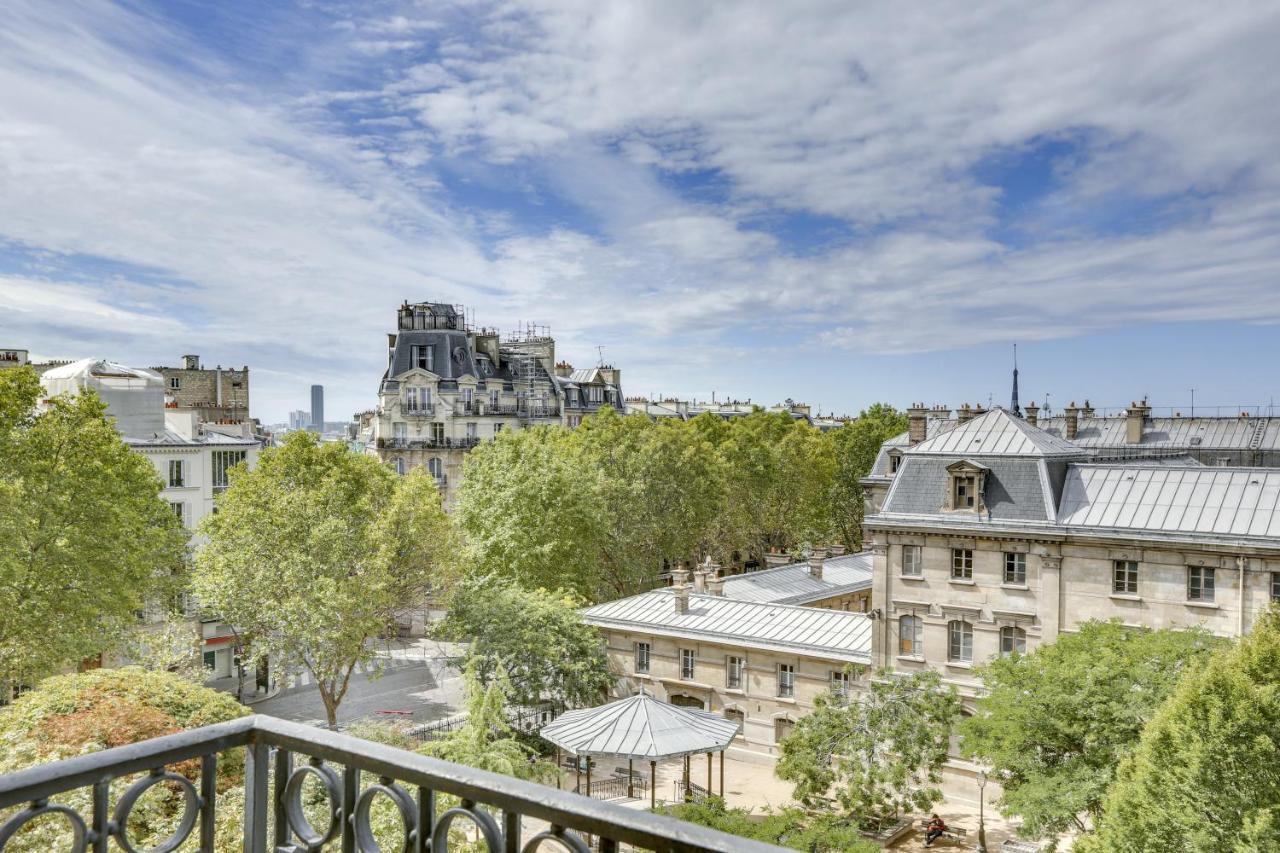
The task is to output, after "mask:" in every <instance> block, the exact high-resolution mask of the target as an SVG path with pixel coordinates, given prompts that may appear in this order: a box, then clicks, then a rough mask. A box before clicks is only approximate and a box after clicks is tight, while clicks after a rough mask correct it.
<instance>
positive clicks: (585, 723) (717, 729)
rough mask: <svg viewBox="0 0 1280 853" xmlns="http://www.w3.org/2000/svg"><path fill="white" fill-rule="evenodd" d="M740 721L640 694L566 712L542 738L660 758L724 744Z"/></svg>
mask: <svg viewBox="0 0 1280 853" xmlns="http://www.w3.org/2000/svg"><path fill="white" fill-rule="evenodd" d="M741 728H742V724H741V723H737V722H734V721H733V720H728V719H725V718H724V717H722V716H720V715H719V714H713V713H710V712H709V711H701V710H698V709H696V708H682V707H680V706H678V705H669V704H667V703H666V702H662V701H659V700H657V699H655V698H653V697H652V696H649V695H647V694H644V693H641V694H640V695H638V696H631V697H629V698H627V699H619V700H617V701H616V702H610V703H609V704H607V705H600V706H599V707H596V708H583V709H580V710H577V711H567V712H566V713H564V714H561V715H560V716H559V717H557V718H556V719H555V720H553V721H552V722H550V723H548V724H547V725H545V726H543V727H542V731H541V734H542V737H543V738H545V739H546V740H549V741H551V742H552V743H554V744H555V745H556V746H558V747H560V748H561V749H565V750H568V751H569V752H571V753H573V754H574V755H590V756H596V757H602V758H639V759H644V760H647V761H660V760H662V759H666V758H677V757H680V756H684V755H696V754H698V753H702V752H719V751H720V750H722V749H725V748H726V747H728V746H729V743H730V742H731V741H732V740H733V738H734V736H735V735H737V734H738V731H739V730H740V729H741Z"/></svg>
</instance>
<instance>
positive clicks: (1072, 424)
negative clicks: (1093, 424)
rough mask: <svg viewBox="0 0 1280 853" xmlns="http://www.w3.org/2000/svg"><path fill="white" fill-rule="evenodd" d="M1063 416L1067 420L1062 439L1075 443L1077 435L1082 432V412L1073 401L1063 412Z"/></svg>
mask: <svg viewBox="0 0 1280 853" xmlns="http://www.w3.org/2000/svg"><path fill="white" fill-rule="evenodd" d="M1062 414H1063V416H1064V417H1065V418H1066V426H1065V427H1064V428H1063V430H1062V437H1063V438H1065V439H1066V440H1067V441H1075V440H1076V435H1077V433H1079V432H1080V410H1079V409H1077V408H1076V401H1075V400H1072V401H1071V405H1070V406H1067V407H1066V408H1065V409H1063V410H1062Z"/></svg>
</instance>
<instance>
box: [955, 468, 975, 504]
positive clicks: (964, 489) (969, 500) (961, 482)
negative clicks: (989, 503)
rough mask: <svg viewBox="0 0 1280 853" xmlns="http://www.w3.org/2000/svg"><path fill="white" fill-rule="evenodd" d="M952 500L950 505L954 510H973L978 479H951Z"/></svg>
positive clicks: (958, 477) (959, 477)
mask: <svg viewBox="0 0 1280 853" xmlns="http://www.w3.org/2000/svg"><path fill="white" fill-rule="evenodd" d="M952 489H953V490H954V491H953V493H952V494H953V498H952V502H951V505H952V506H953V507H955V508H956V509H973V507H974V505H975V504H976V498H977V494H978V478H977V477H967V476H957V477H953V478H952Z"/></svg>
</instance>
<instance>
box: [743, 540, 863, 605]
mask: <svg viewBox="0 0 1280 853" xmlns="http://www.w3.org/2000/svg"><path fill="white" fill-rule="evenodd" d="M871 560H872V554H871V552H870V551H864V552H863V553H861V554H846V555H844V556H841V557H828V558H827V560H826V562H824V563H823V564H822V579H821V580H818V579H817V578H815V577H814V576H813V575H811V574H809V564H808V563H792V564H791V565H789V566H779V567H777V568H774V569H764V570H762V571H758V572H747V573H746V574H745V575H733V576H731V577H727V578H725V580H724V594H725V597H726V598H734V599H738V600H740V601H773V602H777V603H779V604H806V603H808V602H811V601H819V600H821V599H823V598H830V597H832V596H835V595H843V594H844V593H848V592H856V591H857V590H860V589H868V588H870V586H871Z"/></svg>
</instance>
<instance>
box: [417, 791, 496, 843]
mask: <svg viewBox="0 0 1280 853" xmlns="http://www.w3.org/2000/svg"><path fill="white" fill-rule="evenodd" d="M459 817H465V818H467V819H468V820H470V821H471V822H472V823H474V824H475V825H476V827H477V828H478V829H479V830H480V835H481V836H483V838H484V843H485V845H486V846H487V847H488V848H489V851H490V853H502V830H501V829H499V828H498V824H497V823H496V822H495V821H494V819H493V818H492V817H491V816H490V815H489V813H488V812H486V811H485V810H484V809H478V808H476V807H475V804H474V803H467V802H464V803H463V804H462V805H460V806H455V807H454V808H451V809H449V810H448V811H447V812H445V813H444V814H442V815H440V819H439V820H437V821H436V828H435V831H434V832H432V833H431V849H432V850H433V851H439V853H448V850H449V827H450V826H451V825H452V824H453V821H454V819H455V818H459Z"/></svg>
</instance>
